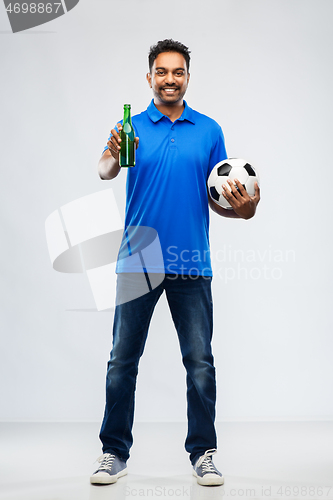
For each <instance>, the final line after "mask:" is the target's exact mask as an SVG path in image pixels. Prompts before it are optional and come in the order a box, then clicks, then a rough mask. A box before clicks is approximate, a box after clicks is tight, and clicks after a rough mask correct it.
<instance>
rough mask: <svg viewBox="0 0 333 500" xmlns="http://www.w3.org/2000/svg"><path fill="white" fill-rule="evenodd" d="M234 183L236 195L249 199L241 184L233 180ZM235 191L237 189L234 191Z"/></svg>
mask: <svg viewBox="0 0 333 500" xmlns="http://www.w3.org/2000/svg"><path fill="white" fill-rule="evenodd" d="M234 182H235V184H236V186H237V187H238V193H239V194H240V195H241V196H242V197H243V198H249V194H248V192H247V191H246V189H245V188H244V186H243V184H242V183H241V182H240V181H239V180H238V179H234ZM236 190H237V189H236Z"/></svg>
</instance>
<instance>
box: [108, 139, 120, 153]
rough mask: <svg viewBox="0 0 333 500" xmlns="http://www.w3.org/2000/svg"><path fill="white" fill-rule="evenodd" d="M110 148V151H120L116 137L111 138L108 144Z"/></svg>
mask: <svg viewBox="0 0 333 500" xmlns="http://www.w3.org/2000/svg"><path fill="white" fill-rule="evenodd" d="M108 147H109V149H113V150H114V151H119V150H120V145H119V141H118V139H117V138H116V137H111V139H110V140H109V142H108Z"/></svg>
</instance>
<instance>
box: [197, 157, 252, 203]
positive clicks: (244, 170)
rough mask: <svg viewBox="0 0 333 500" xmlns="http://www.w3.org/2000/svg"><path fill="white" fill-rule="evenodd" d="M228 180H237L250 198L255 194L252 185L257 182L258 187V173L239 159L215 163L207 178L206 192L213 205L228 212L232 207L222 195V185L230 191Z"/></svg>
mask: <svg viewBox="0 0 333 500" xmlns="http://www.w3.org/2000/svg"><path fill="white" fill-rule="evenodd" d="M228 179H230V180H231V181H232V180H233V179H238V180H239V181H240V183H241V184H242V185H243V186H244V188H245V189H246V191H247V192H248V194H249V195H250V196H254V193H255V190H254V183H255V182H256V181H257V182H258V185H259V175H258V172H256V171H255V170H254V168H253V167H252V166H251V165H250V164H249V163H248V162H247V161H245V160H242V159H241V158H228V159H227V160H223V161H220V162H219V163H217V164H216V165H215V167H214V168H213V170H212V171H211V173H210V176H209V177H208V181H207V185H208V192H209V195H210V197H211V198H212V199H213V200H214V201H215V203H217V204H218V205H220V206H221V207H223V208H227V209H229V210H230V209H231V208H232V207H231V205H230V203H229V202H228V201H227V200H226V199H225V197H224V196H223V194H222V184H226V185H227V187H228V188H229V191H231V188H230V186H229V184H228V183H227V180H228ZM236 187H237V186H236ZM237 190H238V188H237Z"/></svg>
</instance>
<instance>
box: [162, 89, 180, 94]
mask: <svg viewBox="0 0 333 500" xmlns="http://www.w3.org/2000/svg"><path fill="white" fill-rule="evenodd" d="M162 90H164V92H166V93H167V94H173V93H174V92H176V90H178V89H177V88H176V87H172V88H170V87H166V88H162Z"/></svg>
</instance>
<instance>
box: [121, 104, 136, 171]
mask: <svg viewBox="0 0 333 500" xmlns="http://www.w3.org/2000/svg"><path fill="white" fill-rule="evenodd" d="M120 139H121V143H120V152H119V165H120V166H121V167H134V166H135V149H136V146H135V141H134V128H133V126H132V119H131V105H130V104H124V120H123V129H122V130H121V131H120Z"/></svg>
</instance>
